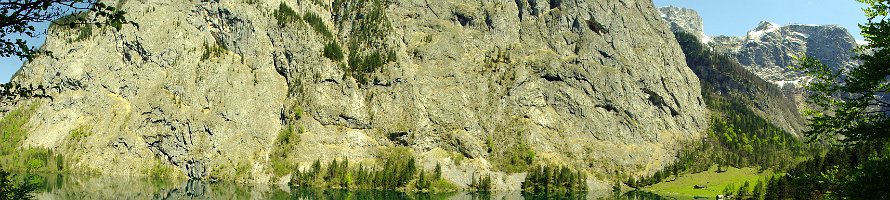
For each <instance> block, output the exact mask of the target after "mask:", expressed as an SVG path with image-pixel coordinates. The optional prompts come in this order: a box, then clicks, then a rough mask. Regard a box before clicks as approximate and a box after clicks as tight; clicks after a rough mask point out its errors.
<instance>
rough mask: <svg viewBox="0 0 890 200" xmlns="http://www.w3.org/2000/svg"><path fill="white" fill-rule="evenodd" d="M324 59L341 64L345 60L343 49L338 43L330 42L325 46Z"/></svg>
mask: <svg viewBox="0 0 890 200" xmlns="http://www.w3.org/2000/svg"><path fill="white" fill-rule="evenodd" d="M324 57H325V58H328V59H331V60H333V61H337V62H340V61H342V60H343V48H341V47H340V44H337V42H330V43H328V44H326V45H324Z"/></svg>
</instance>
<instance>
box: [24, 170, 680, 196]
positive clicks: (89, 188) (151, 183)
mask: <svg viewBox="0 0 890 200" xmlns="http://www.w3.org/2000/svg"><path fill="white" fill-rule="evenodd" d="M19 177H27V178H28V179H30V180H32V181H37V182H38V183H39V186H40V190H39V191H38V192H37V194H35V196H36V197H37V198H38V199H159V200H160V199H164V200H166V199H359V200H362V199H458V200H475V199H628V200H643V199H664V198H661V197H659V196H657V195H654V194H651V193H646V192H640V191H635V192H628V193H624V194H615V193H611V191H593V192H588V193H574V194H566V193H553V194H536V195H528V194H522V193H521V192H519V191H501V192H492V193H470V192H452V193H438V194H430V193H406V192H400V191H393V190H345V189H321V188H306V187H297V188H289V187H287V186H279V185H241V184H233V183H209V182H205V181H198V180H188V181H177V182H172V181H161V180H148V179H145V178H133V177H110V176H83V175H62V174H39V175H26V176H19Z"/></svg>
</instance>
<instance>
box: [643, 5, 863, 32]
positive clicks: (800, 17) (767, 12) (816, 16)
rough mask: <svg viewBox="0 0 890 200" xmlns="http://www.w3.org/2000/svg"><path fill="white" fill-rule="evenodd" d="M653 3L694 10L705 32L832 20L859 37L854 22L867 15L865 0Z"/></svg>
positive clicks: (735, 30) (818, 22)
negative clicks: (765, 22) (769, 24)
mask: <svg viewBox="0 0 890 200" xmlns="http://www.w3.org/2000/svg"><path fill="white" fill-rule="evenodd" d="M653 2H654V3H655V6H657V7H663V6H669V5H673V6H676V7H682V8H691V9H694V10H696V11H698V13H699V15H701V16H702V20H703V23H704V25H705V34H707V35H709V36H717V35H729V36H744V35H745V34H746V33H747V32H748V31H749V30H751V29H754V27H756V26H757V24H758V23H759V22H760V21H770V22H774V23H777V24H781V25H786V24H792V23H799V24H818V25H826V24H836V25H841V26H843V27H845V28H847V30H848V31H850V33H851V34H853V36H854V37H856V39H857V40H862V36H861V35H860V29H859V26H857V24H860V23H864V22H865V21H866V20H867V19H866V18H865V16H864V15H863V13H862V8H863V7H865V4H862V3H859V2H856V1H854V0H744V1H740V0H653Z"/></svg>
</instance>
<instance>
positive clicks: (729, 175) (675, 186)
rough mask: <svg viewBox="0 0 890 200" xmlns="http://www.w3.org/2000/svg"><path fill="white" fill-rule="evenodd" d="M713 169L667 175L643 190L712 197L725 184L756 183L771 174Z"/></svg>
mask: <svg viewBox="0 0 890 200" xmlns="http://www.w3.org/2000/svg"><path fill="white" fill-rule="evenodd" d="M715 171H716V165H715V167H712V168H711V169H710V170H707V171H705V172H701V173H696V174H684V175H681V176H680V177H679V178H677V180H673V179H674V178H673V177H669V178H667V180H666V181H665V182H661V183H658V184H655V185H652V186H649V187H645V188H643V190H647V191H650V192H653V193H656V194H659V195H662V196H670V197H676V198H679V199H692V198H694V197H708V198H713V197H715V196H717V195H719V194H723V189H724V188H726V186H729V185H734V186H736V187H738V186H741V185H743V184H745V181H748V182H751V183H757V180H764V181H765V180H768V179H769V177H770V176H772V175H773V172H771V171H763V172H762V173H758V171H757V169H755V168H742V169H737V168H732V167H729V168H728V169H726V172H723V173H717V172H715ZM672 180H673V181H672ZM695 185H702V186H706V188H704V189H694V188H693V186H695Z"/></svg>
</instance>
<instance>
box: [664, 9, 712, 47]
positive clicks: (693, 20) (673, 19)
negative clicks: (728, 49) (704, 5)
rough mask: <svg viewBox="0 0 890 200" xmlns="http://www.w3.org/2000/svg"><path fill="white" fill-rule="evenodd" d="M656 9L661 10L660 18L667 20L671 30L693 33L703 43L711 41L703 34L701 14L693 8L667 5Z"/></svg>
mask: <svg viewBox="0 0 890 200" xmlns="http://www.w3.org/2000/svg"><path fill="white" fill-rule="evenodd" d="M658 11H659V12H661V19H663V20H665V21H667V22H668V25H670V26H671V31H673V32H686V33H689V34H692V35H695V36H696V37H698V38H699V39H701V40H702V43H704V44H708V43H709V42H710V41H711V37H709V36H708V35H706V34H705V28H704V27H705V26H704V23H702V18H701V16H699V15H698V12H696V11H695V10H692V9H688V8H678V7H674V6H668V7H661V8H658Z"/></svg>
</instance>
